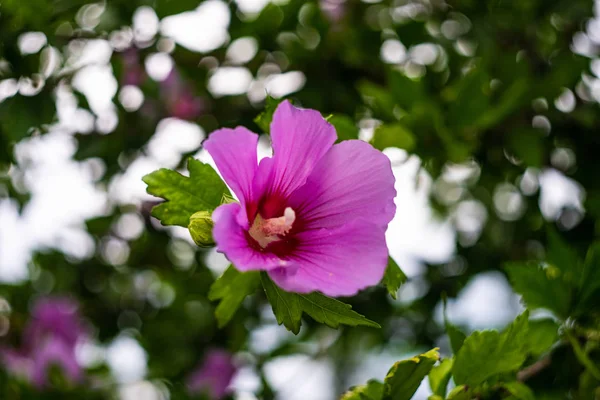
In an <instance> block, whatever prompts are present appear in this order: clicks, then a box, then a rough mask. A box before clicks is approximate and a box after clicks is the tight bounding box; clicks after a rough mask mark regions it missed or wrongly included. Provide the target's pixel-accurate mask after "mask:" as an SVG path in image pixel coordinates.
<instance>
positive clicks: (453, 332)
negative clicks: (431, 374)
mask: <svg viewBox="0 0 600 400" xmlns="http://www.w3.org/2000/svg"><path fill="white" fill-rule="evenodd" d="M442 301H443V304H444V325H445V327H446V333H447V334H448V338H449V339H450V347H452V353H454V354H458V351H459V350H460V348H461V347H462V345H463V342H464V341H465V338H466V337H467V335H465V334H464V333H463V332H462V331H461V330H460V329H458V327H457V326H456V325H454V324H452V323H451V322H450V321H449V320H448V316H447V315H446V302H447V300H446V297H445V295H444V297H443V299H442Z"/></svg>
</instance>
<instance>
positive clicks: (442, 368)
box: [429, 358, 454, 398]
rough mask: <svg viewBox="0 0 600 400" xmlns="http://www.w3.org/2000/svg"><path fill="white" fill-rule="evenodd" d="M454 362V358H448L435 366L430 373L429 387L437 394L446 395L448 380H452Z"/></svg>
mask: <svg viewBox="0 0 600 400" xmlns="http://www.w3.org/2000/svg"><path fill="white" fill-rule="evenodd" d="M453 363H454V360H453V359H452V358H446V359H444V360H442V361H441V362H440V364H439V365H436V366H435V367H433V369H432V370H431V372H430V373H429V387H430V388H431V391H432V392H433V394H437V395H438V396H441V397H442V398H444V397H446V389H447V387H448V382H450V378H451V377H452V364H453Z"/></svg>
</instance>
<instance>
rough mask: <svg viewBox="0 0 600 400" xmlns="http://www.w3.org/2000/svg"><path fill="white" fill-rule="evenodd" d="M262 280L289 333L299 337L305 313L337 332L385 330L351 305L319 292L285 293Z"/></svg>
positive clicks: (265, 275) (276, 311)
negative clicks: (356, 328) (342, 327)
mask: <svg viewBox="0 0 600 400" xmlns="http://www.w3.org/2000/svg"><path fill="white" fill-rule="evenodd" d="M261 279H262V282H263V287H264V288H265V293H266V294H267V299H268V300H269V302H270V303H271V306H272V307H273V313H274V314H275V317H276V318H277V322H278V323H279V324H282V323H283V324H284V326H285V327H286V328H287V329H288V330H290V331H292V332H293V333H295V334H297V333H298V332H299V330H300V321H301V316H302V312H305V313H307V314H308V315H310V316H311V317H312V318H313V319H314V320H315V321H317V322H320V323H322V324H325V325H327V326H330V327H331V328H337V327H339V326H340V325H349V326H358V325H363V326H370V327H373V328H381V326H379V324H378V323H376V322H373V321H371V320H369V319H367V318H365V317H364V316H363V315H360V314H359V313H357V312H355V311H352V306H350V305H349V304H346V303H342V302H341V301H338V300H336V299H333V298H331V297H327V296H325V295H323V294H321V293H318V292H313V293H308V294H299V293H289V292H285V291H283V290H281V288H279V287H277V285H275V283H273V281H271V279H270V278H269V277H268V276H267V274H266V273H263V274H262V278H261Z"/></svg>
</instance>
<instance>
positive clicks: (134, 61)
mask: <svg viewBox="0 0 600 400" xmlns="http://www.w3.org/2000/svg"><path fill="white" fill-rule="evenodd" d="M122 60H123V72H122V75H121V83H122V84H123V85H134V86H140V85H141V84H142V83H144V81H145V80H146V78H147V76H146V71H144V68H143V67H142V64H141V63H140V57H139V53H138V50H137V49H136V48H135V47H130V48H128V49H127V50H125V52H124V53H123V56H122Z"/></svg>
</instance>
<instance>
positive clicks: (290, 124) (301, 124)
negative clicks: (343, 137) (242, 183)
mask: <svg viewBox="0 0 600 400" xmlns="http://www.w3.org/2000/svg"><path fill="white" fill-rule="evenodd" d="M336 138H337V135H336V132H335V128H334V127H333V126H332V125H331V124H330V123H328V122H327V121H325V119H324V118H323V117H322V116H321V114H320V113H319V112H318V111H315V110H306V109H300V108H296V107H294V106H292V105H291V103H290V102H289V101H287V100H286V101H283V102H282V103H281V104H280V105H279V106H278V107H277V110H275V113H274V114H273V122H272V123H271V141H272V143H273V158H271V159H263V160H262V161H261V164H260V166H259V173H258V174H257V176H258V177H260V179H257V181H256V182H255V187H256V188H257V189H256V193H262V194H263V198H266V199H275V200H277V199H279V200H285V199H287V198H288V196H289V195H290V194H291V193H292V192H293V191H294V190H296V189H297V188H298V187H300V186H301V185H303V184H304V183H305V182H306V178H307V177H308V176H309V175H310V173H311V172H312V170H313V167H314V166H315V164H316V163H317V162H318V161H319V160H320V159H321V158H322V157H323V155H325V153H327V151H328V150H329V149H330V148H331V146H332V145H333V143H334V142H335V140H336ZM275 202H276V203H277V204H273V205H267V206H266V210H263V212H265V213H266V215H264V216H265V217H267V218H271V217H274V216H278V215H269V214H278V213H279V212H281V211H283V210H280V209H279V208H281V206H283V205H284V202H283V201H275Z"/></svg>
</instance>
